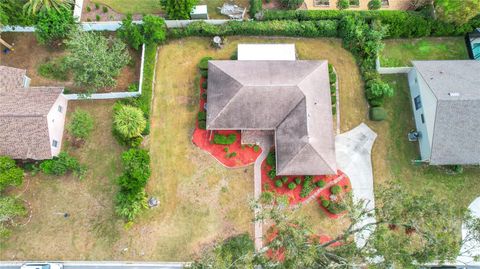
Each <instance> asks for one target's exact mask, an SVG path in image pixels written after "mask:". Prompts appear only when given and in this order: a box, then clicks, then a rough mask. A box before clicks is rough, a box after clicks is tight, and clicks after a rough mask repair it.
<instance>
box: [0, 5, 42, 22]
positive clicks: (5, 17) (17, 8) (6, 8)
mask: <svg viewBox="0 0 480 269" xmlns="http://www.w3.org/2000/svg"><path fill="white" fill-rule="evenodd" d="M25 3H26V0H0V25H31V24H33V23H34V16H32V15H29V14H25V13H24V12H23V6H24V4H25Z"/></svg>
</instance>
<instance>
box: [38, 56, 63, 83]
mask: <svg viewBox="0 0 480 269" xmlns="http://www.w3.org/2000/svg"><path fill="white" fill-rule="evenodd" d="M37 72H38V74H39V75H40V76H42V77H45V78H49V79H53V80H60V81H67V80H68V75H69V68H68V64H67V61H66V58H65V57H62V58H57V59H53V60H51V61H48V62H46V63H42V64H40V65H39V66H38V69H37Z"/></svg>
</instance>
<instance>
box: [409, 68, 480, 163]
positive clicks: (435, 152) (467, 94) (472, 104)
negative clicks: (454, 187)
mask: <svg viewBox="0 0 480 269" xmlns="http://www.w3.org/2000/svg"><path fill="white" fill-rule="evenodd" d="M413 65H414V67H415V68H416V70H417V72H418V73H419V75H420V76H422V78H423V79H424V80H425V82H426V83H427V85H428V87H429V88H430V90H431V91H432V92H433V94H434V95H435V98H436V99H437V107H436V115H435V123H434V129H433V139H432V148H431V156H430V163H431V164H434V165H449V164H479V163H480V117H479V115H480V61H473V60H471V61H470V60H466V61H414V62H413ZM452 93H453V94H452Z"/></svg>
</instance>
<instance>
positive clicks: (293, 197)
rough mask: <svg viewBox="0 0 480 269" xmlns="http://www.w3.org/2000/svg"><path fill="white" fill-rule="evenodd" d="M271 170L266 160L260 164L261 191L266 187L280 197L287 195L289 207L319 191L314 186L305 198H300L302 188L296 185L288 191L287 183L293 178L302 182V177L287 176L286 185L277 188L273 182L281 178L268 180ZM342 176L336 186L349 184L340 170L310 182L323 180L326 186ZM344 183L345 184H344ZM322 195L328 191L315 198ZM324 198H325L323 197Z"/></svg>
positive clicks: (317, 177)
mask: <svg viewBox="0 0 480 269" xmlns="http://www.w3.org/2000/svg"><path fill="white" fill-rule="evenodd" d="M270 170H271V167H270V166H269V165H268V164H267V159H265V160H264V161H263V163H262V187H263V190H264V191H265V190H266V189H265V187H266V186H268V187H267V188H268V190H273V191H274V192H275V193H277V194H280V195H287V196H288V198H289V202H290V205H296V204H298V203H302V202H304V201H306V200H307V199H308V198H310V197H311V196H312V195H314V194H315V192H316V191H317V190H318V189H319V187H317V186H315V188H314V189H313V190H312V192H310V194H309V195H308V196H307V197H300V192H301V191H302V186H300V185H297V187H296V188H295V189H293V190H290V189H289V188H288V187H287V186H288V183H290V182H294V181H295V178H300V179H301V180H302V182H303V181H304V179H305V177H304V176H288V181H287V183H284V184H283V186H282V187H280V188H278V187H276V186H275V181H276V180H278V179H281V178H282V177H281V176H276V177H275V178H274V179H270V177H268V171H270ZM341 176H344V179H343V180H341V181H340V183H339V184H338V185H341V184H347V185H349V184H350V180H349V179H348V177H347V176H346V175H345V174H344V173H343V172H342V171H340V170H338V171H337V174H336V175H323V176H314V177H313V180H312V182H313V183H314V184H315V183H316V182H318V181H320V180H323V181H325V184H328V183H329V182H330V181H333V180H335V179H336V178H338V177H341ZM344 182H346V183H344ZM322 193H325V194H327V193H328V194H329V193H330V190H328V189H326V190H323V191H322V192H320V193H317V194H316V195H317V196H320V195H322ZM325 197H326V196H325Z"/></svg>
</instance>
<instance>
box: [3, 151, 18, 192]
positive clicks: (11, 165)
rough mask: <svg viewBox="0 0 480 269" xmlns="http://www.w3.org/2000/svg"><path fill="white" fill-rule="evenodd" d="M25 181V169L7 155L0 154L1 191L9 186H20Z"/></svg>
mask: <svg viewBox="0 0 480 269" xmlns="http://www.w3.org/2000/svg"><path fill="white" fill-rule="evenodd" d="M22 182H23V170H22V169H21V168H19V167H17V165H16V163H15V161H14V160H13V159H11V158H10V157H7V156H0V192H1V191H3V190H4V189H5V188H6V187H8V186H19V185H20V184H22Z"/></svg>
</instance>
